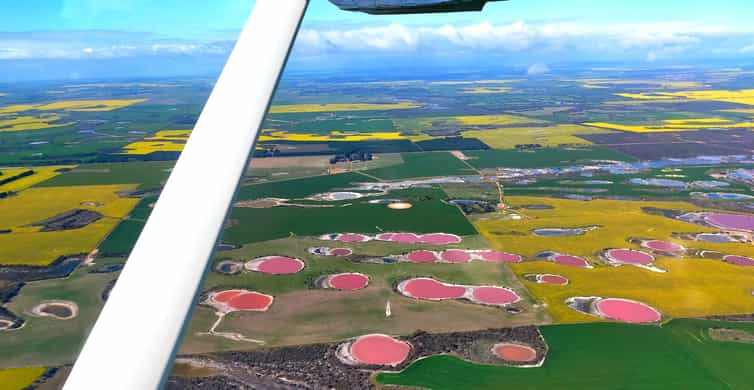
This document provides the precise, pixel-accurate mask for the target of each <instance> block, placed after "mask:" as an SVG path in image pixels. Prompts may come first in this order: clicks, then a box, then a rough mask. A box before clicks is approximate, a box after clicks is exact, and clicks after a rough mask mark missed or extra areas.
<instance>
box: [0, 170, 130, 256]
mask: <svg viewBox="0 0 754 390" xmlns="http://www.w3.org/2000/svg"><path fill="white" fill-rule="evenodd" d="M133 188H134V187H133V186H132V185H109V186H79V187H44V188H42V187H40V188H31V189H28V190H26V191H23V192H21V193H20V194H19V195H18V196H14V197H10V198H7V199H3V200H2V201H0V214H1V215H2V216H3V220H2V222H0V223H2V228H3V229H10V230H11V233H7V234H0V264H24V265H47V264H49V263H51V262H52V261H54V260H56V259H57V258H58V257H60V256H64V255H72V254H78V253H87V252H89V251H91V250H92V249H94V248H95V247H96V246H97V244H98V243H99V241H100V240H102V239H103V238H104V237H105V236H106V235H107V234H108V233H109V232H110V230H112V229H113V228H114V227H115V226H116V225H117V224H118V222H119V220H120V218H123V217H124V216H125V215H126V214H128V212H129V211H131V208H133V206H134V205H135V204H136V203H137V202H138V200H137V199H129V198H121V197H119V196H118V195H117V194H116V193H117V192H121V191H128V190H132V189H133ZM75 209H85V210H92V211H96V212H98V213H100V214H102V215H103V216H104V217H103V218H102V219H100V220H98V221H95V222H93V223H91V224H89V225H87V226H85V227H82V228H78V229H72V230H59V231H47V232H42V231H40V229H41V227H32V226H29V225H30V224H33V223H36V222H39V221H43V220H45V219H48V218H51V217H54V216H56V215H60V214H62V213H64V212H67V211H71V210H75Z"/></svg>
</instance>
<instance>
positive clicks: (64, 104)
mask: <svg viewBox="0 0 754 390" xmlns="http://www.w3.org/2000/svg"><path fill="white" fill-rule="evenodd" d="M145 101H146V99H124V100H118V99H113V100H63V101H58V102H53V103H41V104H17V105H13V106H5V107H0V115H5V114H16V113H19V112H25V111H72V112H102V111H112V110H117V109H119V108H123V107H128V106H131V105H134V104H139V103H143V102H145Z"/></svg>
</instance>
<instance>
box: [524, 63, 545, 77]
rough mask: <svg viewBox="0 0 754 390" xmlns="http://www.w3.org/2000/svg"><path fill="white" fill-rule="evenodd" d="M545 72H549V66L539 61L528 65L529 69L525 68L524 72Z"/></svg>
mask: <svg viewBox="0 0 754 390" xmlns="http://www.w3.org/2000/svg"><path fill="white" fill-rule="evenodd" d="M546 73H550V68H549V67H548V66H547V64H543V63H541V62H539V63H536V64H534V65H532V66H530V67H529V69H527V70H526V74H527V75H529V76H536V75H540V74H546Z"/></svg>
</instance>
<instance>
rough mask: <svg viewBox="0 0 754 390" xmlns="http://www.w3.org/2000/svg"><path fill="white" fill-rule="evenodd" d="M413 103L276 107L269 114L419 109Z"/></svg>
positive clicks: (417, 105)
mask: <svg viewBox="0 0 754 390" xmlns="http://www.w3.org/2000/svg"><path fill="white" fill-rule="evenodd" d="M419 107H421V105H419V104H414V103H408V102H403V103H342V104H292V105H278V106H272V107H271V108H270V114H286V113H295V112H338V111H387V110H408V109H412V108H419Z"/></svg>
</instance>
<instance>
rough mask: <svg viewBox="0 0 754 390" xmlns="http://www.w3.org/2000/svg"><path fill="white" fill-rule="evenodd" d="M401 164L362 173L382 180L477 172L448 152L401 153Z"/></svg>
mask: <svg viewBox="0 0 754 390" xmlns="http://www.w3.org/2000/svg"><path fill="white" fill-rule="evenodd" d="M401 157H402V158H403V164H400V165H394V166H390V167H384V168H378V169H370V170H368V171H365V172H364V173H366V174H369V175H372V176H376V177H379V178H380V179H383V180H398V179H409V178H414V177H431V176H455V175H474V174H476V173H477V172H476V171H475V170H474V169H473V168H471V167H469V166H468V165H466V164H464V162H463V161H461V160H459V159H457V158H456V157H454V156H453V155H452V154H450V153H448V152H423V153H403V154H401Z"/></svg>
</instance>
